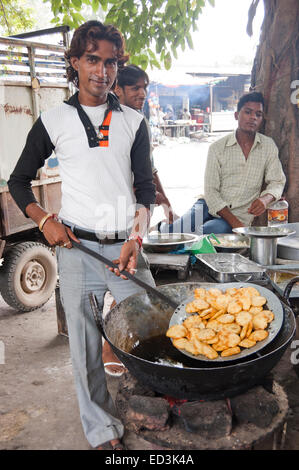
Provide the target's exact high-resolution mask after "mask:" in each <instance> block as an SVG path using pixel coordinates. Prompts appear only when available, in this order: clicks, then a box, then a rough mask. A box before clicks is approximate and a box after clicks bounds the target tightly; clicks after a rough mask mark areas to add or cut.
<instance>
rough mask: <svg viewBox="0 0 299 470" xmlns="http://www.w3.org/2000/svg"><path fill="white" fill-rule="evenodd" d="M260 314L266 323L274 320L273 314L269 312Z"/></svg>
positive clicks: (264, 311) (265, 311)
mask: <svg viewBox="0 0 299 470" xmlns="http://www.w3.org/2000/svg"><path fill="white" fill-rule="evenodd" d="M261 313H262V314H263V317H264V318H265V319H266V320H267V322H268V323H271V321H273V320H274V313H273V312H271V310H263V311H262V312H261Z"/></svg>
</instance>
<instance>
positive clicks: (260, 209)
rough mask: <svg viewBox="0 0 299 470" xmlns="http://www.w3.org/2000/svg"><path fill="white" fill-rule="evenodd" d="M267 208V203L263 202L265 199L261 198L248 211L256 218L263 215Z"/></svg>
mask: <svg viewBox="0 0 299 470" xmlns="http://www.w3.org/2000/svg"><path fill="white" fill-rule="evenodd" d="M266 208H267V204H266V202H265V201H264V200H263V198H261V197H259V198H258V199H255V200H254V201H253V203H252V204H251V206H250V207H249V209H248V212H249V214H252V215H254V216H255V217H258V216H260V215H262V214H263V213H264V212H265V210H266Z"/></svg>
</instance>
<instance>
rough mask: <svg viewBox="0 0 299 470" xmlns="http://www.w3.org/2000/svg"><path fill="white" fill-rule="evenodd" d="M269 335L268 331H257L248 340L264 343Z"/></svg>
mask: <svg viewBox="0 0 299 470" xmlns="http://www.w3.org/2000/svg"><path fill="white" fill-rule="evenodd" d="M268 335H269V333H268V331H266V330H255V331H254V332H253V333H251V335H250V336H249V337H248V339H250V340H252V341H263V340H264V339H266V338H267V337H268Z"/></svg>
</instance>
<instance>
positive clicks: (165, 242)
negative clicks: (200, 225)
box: [142, 232, 199, 253]
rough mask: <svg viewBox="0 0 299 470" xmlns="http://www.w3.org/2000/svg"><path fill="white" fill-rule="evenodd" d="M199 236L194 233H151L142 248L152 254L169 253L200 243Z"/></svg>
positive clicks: (144, 240)
mask: <svg viewBox="0 0 299 470" xmlns="http://www.w3.org/2000/svg"><path fill="white" fill-rule="evenodd" d="M198 238H199V237H198V235H195V234H194V233H160V232H151V233H150V234H149V235H148V236H147V237H145V238H144V239H143V243H142V246H143V248H144V249H145V250H146V251H149V252H152V253H169V252H170V251H175V250H177V249H179V248H183V247H184V246H185V245H186V246H192V245H193V243H195V242H197V241H198Z"/></svg>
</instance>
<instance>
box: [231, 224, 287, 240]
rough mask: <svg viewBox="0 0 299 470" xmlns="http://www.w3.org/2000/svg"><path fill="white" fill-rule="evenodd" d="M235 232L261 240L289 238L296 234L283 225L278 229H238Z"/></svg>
mask: <svg viewBox="0 0 299 470" xmlns="http://www.w3.org/2000/svg"><path fill="white" fill-rule="evenodd" d="M233 232H234V233H240V234H242V235H246V236H250V237H260V238H280V237H288V236H290V235H294V233H296V231H295V230H292V229H291V228H285V227H282V226H281V225H280V226H277V227H238V228H234V229H233Z"/></svg>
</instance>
